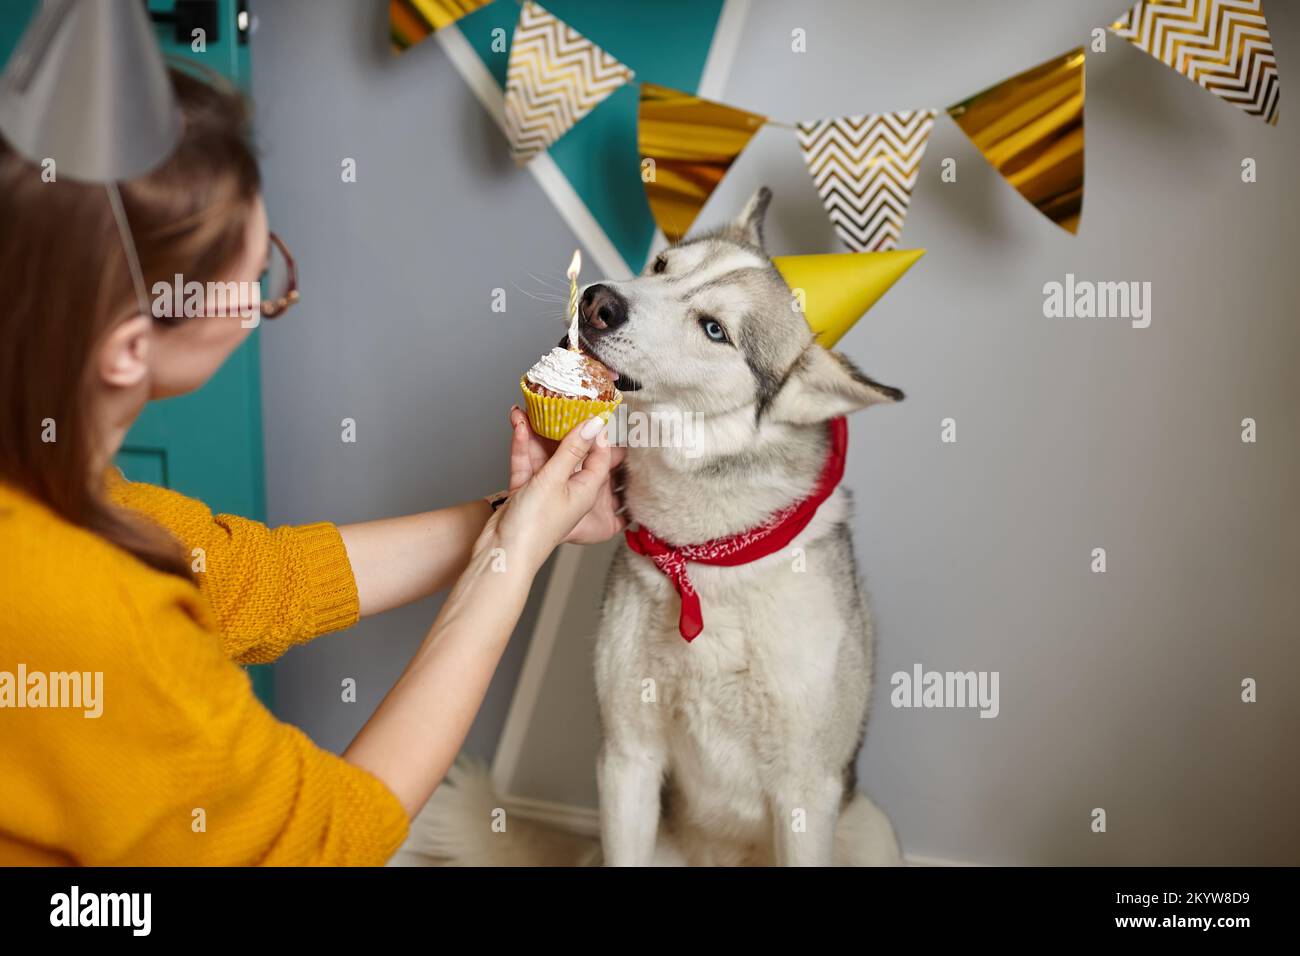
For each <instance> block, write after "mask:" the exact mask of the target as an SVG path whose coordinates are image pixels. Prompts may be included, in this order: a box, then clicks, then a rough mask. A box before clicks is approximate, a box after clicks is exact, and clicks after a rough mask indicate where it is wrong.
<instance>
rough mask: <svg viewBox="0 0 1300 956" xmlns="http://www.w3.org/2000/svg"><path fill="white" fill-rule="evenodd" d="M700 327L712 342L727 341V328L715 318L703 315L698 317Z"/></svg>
mask: <svg viewBox="0 0 1300 956" xmlns="http://www.w3.org/2000/svg"><path fill="white" fill-rule="evenodd" d="M700 328H702V329H703V330H704V334H705V335H707V336H708V337H709V338H710V339H712V340H713V341H714V342H725V341H727V330H726V329H724V328H723V327H722V324H721V323H720V322H718V320H717V319H710V318H709V317H708V316H705V317H704V318H702V319H700Z"/></svg>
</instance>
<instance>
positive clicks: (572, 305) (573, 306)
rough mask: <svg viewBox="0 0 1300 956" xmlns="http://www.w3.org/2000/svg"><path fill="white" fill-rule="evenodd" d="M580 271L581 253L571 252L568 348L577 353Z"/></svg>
mask: <svg viewBox="0 0 1300 956" xmlns="http://www.w3.org/2000/svg"><path fill="white" fill-rule="evenodd" d="M581 271H582V252H581V251H580V250H578V249H574V250H573V260H572V261H571V262H570V263H569V271H568V273H566V274H567V275H568V277H569V348H571V349H573V351H575V352H576V351H578V273H579V272H581Z"/></svg>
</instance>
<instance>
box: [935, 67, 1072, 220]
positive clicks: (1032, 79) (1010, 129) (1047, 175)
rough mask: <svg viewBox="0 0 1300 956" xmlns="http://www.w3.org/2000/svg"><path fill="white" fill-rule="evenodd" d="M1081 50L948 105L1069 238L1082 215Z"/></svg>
mask: <svg viewBox="0 0 1300 956" xmlns="http://www.w3.org/2000/svg"><path fill="white" fill-rule="evenodd" d="M1083 91H1084V84H1083V47H1079V48H1078V49H1076V50H1072V51H1070V52H1069V53H1066V54H1065V55H1064V56H1059V57H1057V58H1056V59H1054V60H1048V61H1047V62H1046V63H1044V64H1042V65H1040V66H1036V67H1034V68H1033V69H1032V70H1026V71H1025V72H1024V73H1021V74H1019V75H1017V76H1013V77H1011V79H1009V80H1003V81H1002V82H1001V83H999V84H998V85H997V86H993V87H990V88H989V89H987V90H985V91H984V92H982V93H976V94H975V95H974V96H972V97H970V98H969V99H967V100H965V101H964V102H961V103H958V104H957V105H956V106H950V107H948V115H950V116H951V117H952V118H953V120H954V121H955V122H956V123H957V125H958V126H960V127H961V128H962V130H963V131H964V132H965V133H966V135H967V136H969V137H970V138H971V141H972V142H973V143H974V144H975V145H976V146H977V147H979V150H980V152H981V153H983V154H984V158H985V159H987V160H988V161H989V162H990V163H992V164H993V167H994V168H995V169H996V170H997V171H998V172H1000V173H1001V174H1002V175H1003V176H1004V177H1005V178H1006V180H1007V182H1009V183H1011V185H1012V186H1014V187H1016V190H1017V191H1018V192H1019V193H1020V195H1022V196H1024V197H1025V198H1026V199H1028V200H1029V201H1030V202H1031V203H1033V204H1034V205H1035V206H1037V207H1038V210H1039V212H1041V213H1042V214H1043V215H1045V216H1047V217H1048V218H1049V219H1051V220H1052V221H1053V222H1054V223H1056V224H1057V225H1058V226H1060V227H1061V228H1062V229H1065V230H1067V231H1069V232H1078V230H1079V215H1080V213H1081V212H1082V211H1083Z"/></svg>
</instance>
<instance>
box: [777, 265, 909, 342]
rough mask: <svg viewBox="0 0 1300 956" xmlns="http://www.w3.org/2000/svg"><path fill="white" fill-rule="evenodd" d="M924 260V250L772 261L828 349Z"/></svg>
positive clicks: (819, 340)
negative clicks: (917, 262) (918, 261)
mask: <svg viewBox="0 0 1300 956" xmlns="http://www.w3.org/2000/svg"><path fill="white" fill-rule="evenodd" d="M923 255H925V250H924V249H898V250H894V251H891V252H833V253H827V254H825V255H815V256H773V257H772V264H773V265H774V266H776V268H777V270H778V271H779V272H780V273H781V275H782V277H783V278H784V279H785V283H786V285H788V286H789V287H790V289H791V290H792V291H793V292H794V293H795V296H796V297H797V298H798V300H799V302H800V304H801V305H802V306H803V313H804V318H805V319H807V320H808V325H809V327H810V328H811V329H812V330H813V332H814V333H816V335H817V341H818V343H819V344H821V345H823V346H825V347H826V348H831V347H832V346H834V345H835V343H836V342H838V341H839V340H840V339H841V338H842V337H843V335H844V333H845V332H847V331H848V330H849V329H851V328H853V324H854V323H855V322H857V321H858V319H860V318H862V316H863V314H864V313H865V312H866V311H867V310H868V309H870V308H871V307H872V306H873V305H875V304H876V300H877V299H879V298H880V297H881V296H882V295H884V294H885V293H886V292H888V291H889V287H890V286H892V285H893V284H894V283H895V282H897V281H898V280H899V279H901V278H902V277H903V273H904V272H906V271H907V270H908V269H910V268H912V264H913V263H914V262H916V260H917V259H920V258H921V256H923Z"/></svg>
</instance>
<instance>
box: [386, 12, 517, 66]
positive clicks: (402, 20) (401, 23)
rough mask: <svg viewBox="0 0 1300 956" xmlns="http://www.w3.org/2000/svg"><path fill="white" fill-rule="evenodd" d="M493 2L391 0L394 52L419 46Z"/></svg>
mask: <svg viewBox="0 0 1300 956" xmlns="http://www.w3.org/2000/svg"><path fill="white" fill-rule="evenodd" d="M491 2H492V0H389V3H388V35H389V41H390V42H391V44H392V47H393V52H394V53H401V52H402V51H403V50H406V49H408V48H410V47H413V46H415V45H416V44H417V43H419V42H420V41H421V40H423V39H424V38H425V37H427V36H429V35H430V34H432V33H433V32H434V31H435V30H441V29H442V28H443V27H445V26H448V25H449V24H452V23H455V22H456V21H457V20H459V19H460V18H461V17H463V16H465V15H467V14H470V13H473V12H474V11H475V10H478V9H480V8H482V7H486V6H487V5H488V4H489V3H491Z"/></svg>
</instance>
